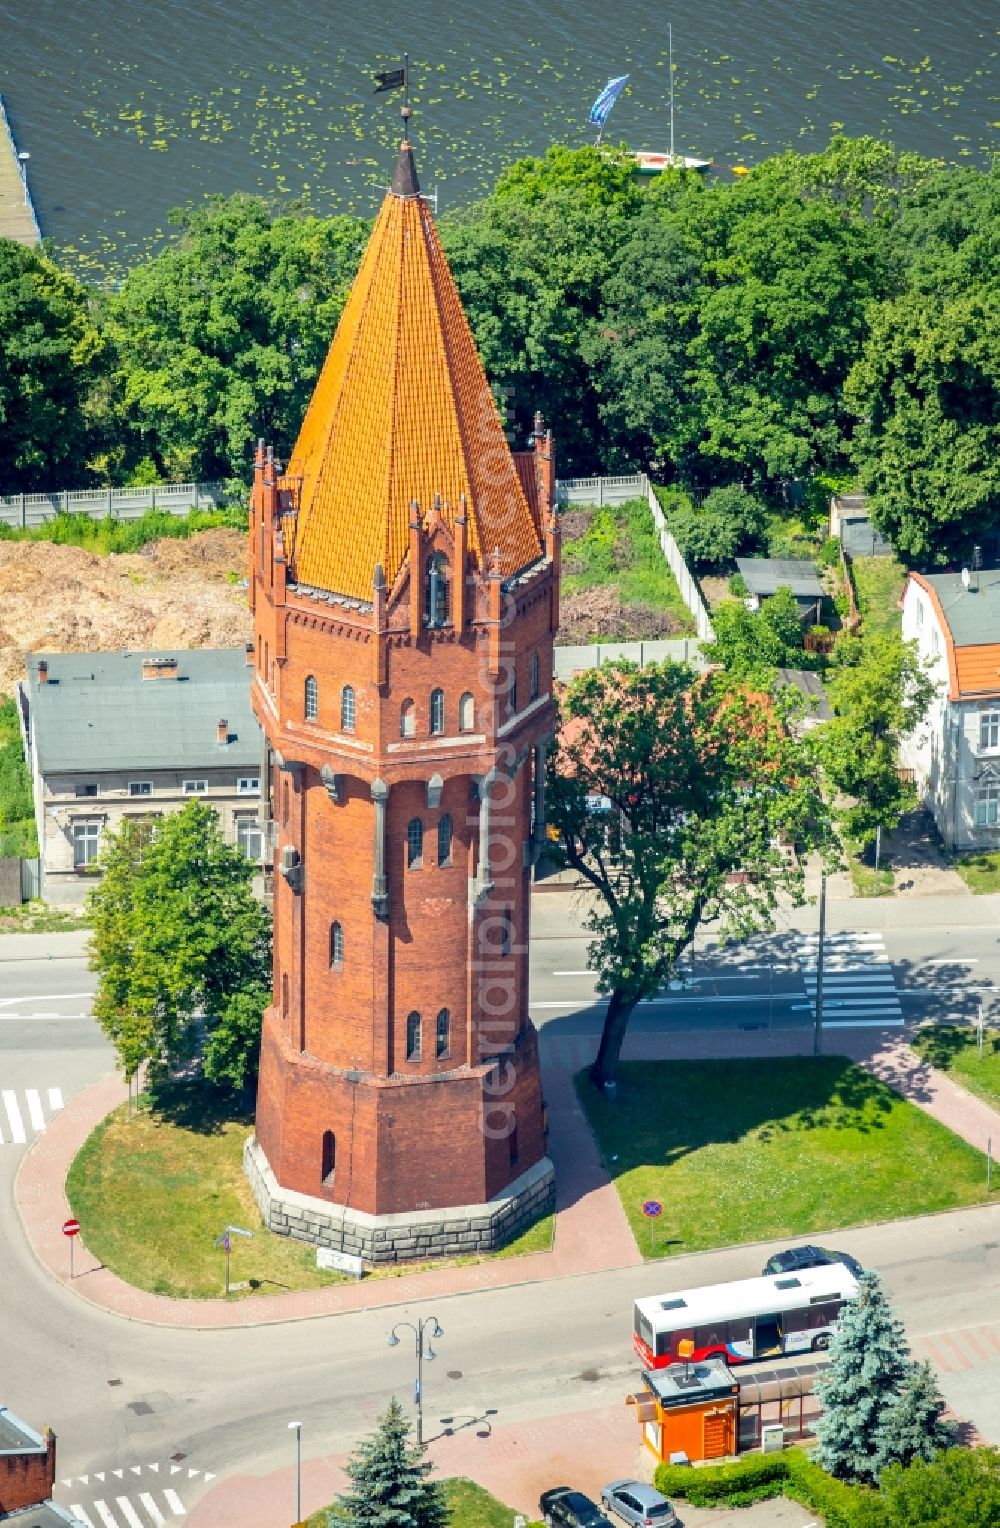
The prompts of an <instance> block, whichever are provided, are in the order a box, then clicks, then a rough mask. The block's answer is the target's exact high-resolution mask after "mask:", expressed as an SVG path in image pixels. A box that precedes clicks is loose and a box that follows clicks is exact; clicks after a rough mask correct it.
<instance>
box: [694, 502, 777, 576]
mask: <svg viewBox="0 0 1000 1528" xmlns="http://www.w3.org/2000/svg"><path fill="white" fill-rule="evenodd" d="M766 524H767V510H766V508H765V507H764V504H763V503H762V501H761V500H760V499H759V498H758V497H757V496H756V494H752V493H748V492H747V490H746V489H745V488H741V487H740V486H739V484H738V483H730V484H727V485H726V486H725V487H721V488H713V489H712V491H711V493H707V494H706V495H705V498H704V499H703V500H702V502H701V503H700V504H697V505H695V504H692V505H691V506H690V508H679V509H675V510H673V511H672V513H671V514H670V530H671V534H672V535H673V537H674V540H675V541H676V542H677V545H678V546H679V547H680V549H681V552H682V553H683V555H684V558H685V561H687V562H689V563H694V564H695V566H697V567H709V568H710V567H718V566H719V564H720V563H723V562H729V561H731V559H732V558H733V557H735V556H736V554H737V553H738V552H744V551H752V550H753V548H754V547H755V545H756V544H757V543H758V541H759V540H760V538H761V536H762V535H763V534H764V528H765V526H766Z"/></svg>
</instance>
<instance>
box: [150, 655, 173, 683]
mask: <svg viewBox="0 0 1000 1528" xmlns="http://www.w3.org/2000/svg"><path fill="white" fill-rule="evenodd" d="M142 677H143V679H176V678H177V677H178V675H177V659H176V658H143V660H142Z"/></svg>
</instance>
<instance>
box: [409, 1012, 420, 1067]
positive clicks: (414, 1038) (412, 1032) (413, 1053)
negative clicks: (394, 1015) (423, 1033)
mask: <svg viewBox="0 0 1000 1528" xmlns="http://www.w3.org/2000/svg"><path fill="white" fill-rule="evenodd" d="M406 1059H407V1061H419V1060H420V1015H419V1013H411V1014H408V1015H407V1019H406Z"/></svg>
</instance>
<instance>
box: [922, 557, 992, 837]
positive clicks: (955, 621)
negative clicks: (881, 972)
mask: <svg viewBox="0 0 1000 1528" xmlns="http://www.w3.org/2000/svg"><path fill="white" fill-rule="evenodd" d="M903 637H904V640H906V641H909V642H915V643H916V644H917V649H918V651H919V653H920V656H921V658H922V659H923V660H924V662H925V664H926V665H927V667H928V668H929V670H930V673H931V676H932V678H933V680H934V682H935V684H936V685H937V692H936V694H935V697H934V700H933V701H932V703H931V707H930V710H929V712H928V715H927V718H926V720H925V722H924V723H923V725H922V726H921V727H919V728H918V729H917V730H916V731H915V732H914V733H913V734H911V736H910V737H908V738H907V739H906V740H905V741H904V744H903V749H902V763H903V764H904V766H907V767H909V768H911V769H912V770H913V771H914V773H915V776H916V781H917V784H918V786H919V788H920V791H921V794H922V796H923V799H924V802H925V804H926V806H927V807H928V808H929V809H930V811H931V812H932V813H933V816H934V820H935V822H936V823H937V827H938V830H939V832H940V834H941V837H942V839H943V841H944V844H945V847H946V848H948V849H951V850H955V851H957V852H959V853H962V852H965V853H969V852H974V851H976V850H995V849H1000V571H998V570H995V569H993V570H989V571H987V570H982V571H979V572H974V573H972V574H971V575H968V574H967V575H960V574H958V573H911V574H910V576H909V578H908V580H907V583H906V588H905V590H904V592H903Z"/></svg>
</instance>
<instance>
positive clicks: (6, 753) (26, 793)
mask: <svg viewBox="0 0 1000 1528" xmlns="http://www.w3.org/2000/svg"><path fill="white" fill-rule="evenodd" d="M37 853H38V839H37V838H36V836H35V807H34V802H33V800H32V796H31V776H30V774H29V773H28V766H27V764H26V763H25V761H24V746H23V744H22V742H21V728H20V725H19V723H18V719H17V702H16V701H14V700H12V699H11V698H10V697H9V696H7V697H6V698H5V699H4V700H0V855H7V854H9V855H12V856H13V857H15V858H21V857H23V858H25V859H32V858H33V857H34V856H35V855H36V854H37Z"/></svg>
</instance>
